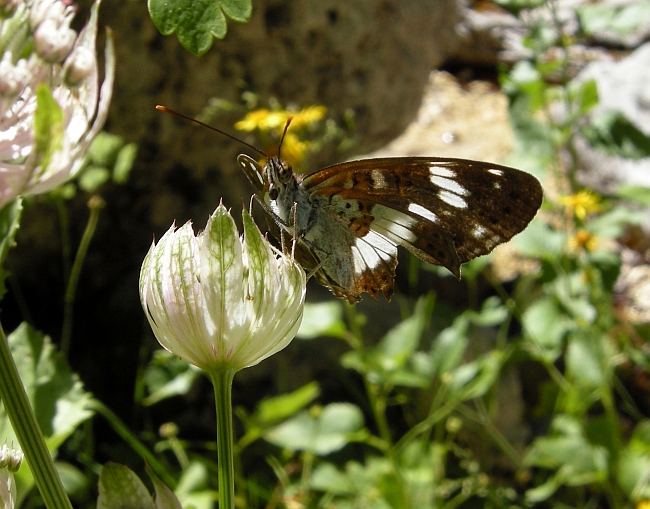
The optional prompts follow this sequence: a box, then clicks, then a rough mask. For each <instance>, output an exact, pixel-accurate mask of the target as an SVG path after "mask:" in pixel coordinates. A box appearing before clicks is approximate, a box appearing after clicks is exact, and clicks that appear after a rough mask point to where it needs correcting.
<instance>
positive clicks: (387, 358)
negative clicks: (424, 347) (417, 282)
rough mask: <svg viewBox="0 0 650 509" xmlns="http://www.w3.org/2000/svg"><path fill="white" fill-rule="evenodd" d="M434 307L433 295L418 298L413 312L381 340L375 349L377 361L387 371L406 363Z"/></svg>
mask: <svg viewBox="0 0 650 509" xmlns="http://www.w3.org/2000/svg"><path fill="white" fill-rule="evenodd" d="M432 307H433V296H430V297H428V298H427V297H421V298H420V299H418V301H417V303H416V305H415V310H414V311H413V314H412V315H411V316H409V317H408V318H407V319H405V320H402V321H401V322H400V323H398V324H397V325H396V326H395V327H393V328H392V329H391V330H390V331H388V333H386V335H385V336H384V337H383V338H382V339H381V340H380V342H379V344H378V345H377V348H376V350H375V352H376V354H377V356H376V361H377V362H378V364H379V365H381V366H382V368H383V369H384V370H385V371H388V372H390V371H395V370H397V369H399V368H402V367H404V366H405V365H406V362H407V361H408V360H409V358H410V356H411V354H412V353H413V352H414V351H415V349H416V348H417V346H418V345H419V343H420V338H421V336H422V332H423V331H424V328H425V326H426V324H427V313H426V311H427V309H431V308H432Z"/></svg>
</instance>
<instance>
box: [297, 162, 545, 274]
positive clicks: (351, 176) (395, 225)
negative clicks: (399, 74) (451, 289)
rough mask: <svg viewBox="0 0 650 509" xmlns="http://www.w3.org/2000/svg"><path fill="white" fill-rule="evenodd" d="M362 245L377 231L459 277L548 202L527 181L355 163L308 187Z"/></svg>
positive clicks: (469, 168)
mask: <svg viewBox="0 0 650 509" xmlns="http://www.w3.org/2000/svg"><path fill="white" fill-rule="evenodd" d="M303 185H304V186H305V188H306V189H307V190H308V191H309V192H310V194H311V195H314V196H322V197H325V198H327V200H328V207H329V208H330V209H331V210H332V211H335V212H336V214H337V215H338V216H339V217H340V218H341V219H343V220H344V221H347V222H348V225H349V228H350V229H352V230H353V231H355V232H356V233H357V235H359V236H360V237H364V236H365V235H367V234H368V232H370V231H373V232H376V233H378V234H380V235H381V236H383V237H385V238H386V239H388V240H389V241H390V242H393V243H395V244H397V245H400V246H403V247H405V248H406V249H408V250H409V251H411V252H412V253H413V254H415V255H416V256H417V257H418V258H420V259H422V260H424V261H426V262H428V263H433V264H436V265H442V266H444V267H446V268H447V269H449V270H450V271H451V272H452V273H453V274H454V275H456V277H460V265H461V264H462V263H465V262H467V261H469V260H472V259H473V258H476V257H478V256H482V255H484V254H487V253H489V252H490V251H492V250H493V249H494V248H495V247H496V246H497V245H499V244H501V243H503V242H507V241H508V240H510V239H511V238H512V237H513V236H514V235H516V234H517V233H519V232H520V231H522V230H523V229H524V228H525V227H526V226H527V225H528V223H529V222H530V220H531V219H532V218H533V217H534V216H535V214H536V213H537V210H538V209H539V207H540V205H541V202H542V196H543V193H542V188H541V185H540V183H539V181H538V180H537V179H536V178H535V177H533V176H532V175H529V174H528V173H525V172H522V171H519V170H516V169H514V168H508V167H506V166H500V165H496V164H491V163H484V162H479V161H470V160H464V159H443V158H434V157H404V158H383V159H367V160H359V161H351V162H347V163H342V164H338V165H334V166H329V167H327V168H324V169H322V170H320V171H318V172H316V173H314V174H312V175H309V176H308V177H306V178H305V179H304V180H303Z"/></svg>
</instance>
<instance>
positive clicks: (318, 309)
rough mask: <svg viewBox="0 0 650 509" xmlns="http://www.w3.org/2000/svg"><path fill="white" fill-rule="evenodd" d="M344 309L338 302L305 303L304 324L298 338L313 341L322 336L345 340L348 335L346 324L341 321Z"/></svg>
mask: <svg viewBox="0 0 650 509" xmlns="http://www.w3.org/2000/svg"><path fill="white" fill-rule="evenodd" d="M342 313H343V308H342V307H341V303H340V302H339V301H338V300H335V301H327V302H319V303H317V304H312V303H305V308H304V312H303V315H302V323H301V324H300V328H299V329H298V334H297V335H296V337H298V338H300V339H313V338H318V337H321V336H332V337H335V338H343V337H344V336H345V333H346V328H345V324H344V323H343V320H342V319H341V316H342Z"/></svg>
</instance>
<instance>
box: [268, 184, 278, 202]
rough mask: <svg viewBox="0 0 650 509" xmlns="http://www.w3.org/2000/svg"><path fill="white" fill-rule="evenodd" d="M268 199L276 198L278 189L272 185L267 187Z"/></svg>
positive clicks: (273, 199)
mask: <svg viewBox="0 0 650 509" xmlns="http://www.w3.org/2000/svg"><path fill="white" fill-rule="evenodd" d="M269 199H270V200H271V201H275V200H277V199H278V190H277V189H276V188H275V187H274V186H271V187H270V188H269Z"/></svg>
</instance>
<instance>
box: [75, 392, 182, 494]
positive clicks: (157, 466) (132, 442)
mask: <svg viewBox="0 0 650 509" xmlns="http://www.w3.org/2000/svg"><path fill="white" fill-rule="evenodd" d="M87 407H88V408H89V409H91V410H94V411H95V412H97V413H98V414H99V415H101V416H102V417H104V418H105V419H106V420H107V421H108V422H109V423H110V425H111V427H112V428H113V430H114V431H115V432H116V433H117V434H118V435H119V436H120V437H121V438H122V439H123V440H124V441H125V442H126V443H127V444H128V445H129V446H130V447H131V449H133V450H134V451H135V452H136V453H137V454H138V455H139V456H140V457H141V458H142V459H143V460H145V461H146V462H147V463H148V464H149V466H150V467H151V469H152V470H153V471H154V473H155V474H156V475H157V476H158V477H160V479H161V480H162V481H163V482H164V483H165V484H166V485H167V486H169V487H170V488H172V489H174V488H175V487H176V484H177V483H176V481H175V480H174V477H173V476H172V475H170V474H169V472H168V471H167V469H166V468H165V467H164V466H163V464H162V463H160V461H158V458H156V456H154V455H153V454H152V453H151V451H149V449H148V448H147V447H146V446H145V445H144V444H143V443H142V442H141V441H140V440H138V437H136V436H135V435H134V434H133V433H132V432H131V430H130V429H129V428H128V427H127V426H126V424H124V423H123V422H122V421H121V420H120V418H119V417H118V416H117V415H115V413H113V411H112V410H111V409H110V408H108V407H107V406H106V405H104V403H102V402H101V401H99V400H97V399H94V398H93V399H91V400H90V401H89V402H88V405H87Z"/></svg>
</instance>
